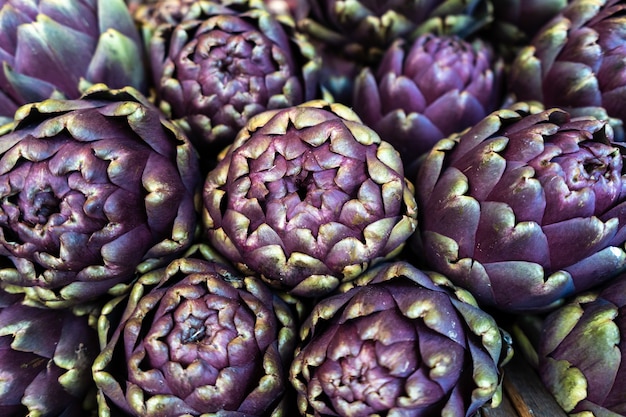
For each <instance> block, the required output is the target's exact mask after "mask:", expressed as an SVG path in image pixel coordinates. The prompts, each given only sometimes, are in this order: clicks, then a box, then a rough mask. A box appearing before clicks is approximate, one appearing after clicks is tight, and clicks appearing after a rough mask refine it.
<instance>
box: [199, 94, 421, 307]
mask: <svg viewBox="0 0 626 417" xmlns="http://www.w3.org/2000/svg"><path fill="white" fill-rule="evenodd" d="M203 200H204V211H203V222H204V226H205V237H206V239H207V240H208V241H209V242H210V244H211V245H213V246H214V247H215V248H216V249H217V250H218V251H219V252H221V253H222V254H223V255H224V256H225V257H226V258H227V259H228V260H229V261H231V262H233V263H234V264H235V265H236V266H237V267H238V268H239V269H240V270H241V271H243V272H244V273H246V274H259V275H260V276H261V277H262V279H263V280H265V281H266V282H268V283H269V284H270V285H271V286H272V287H274V288H280V289H283V290H287V291H289V292H291V293H292V294H293V295H299V296H306V297H309V296H317V295H323V294H327V293H329V292H330V291H332V290H333V289H334V288H335V287H337V286H338V285H339V284H340V283H341V282H342V281H347V280H350V279H353V278H355V277H356V276H357V275H359V274H360V273H361V272H363V271H364V270H365V269H366V268H368V267H369V266H371V265H374V264H375V263H377V262H380V261H382V260H385V259H389V258H392V257H394V256H395V255H397V254H398V253H399V252H400V251H401V249H402V248H403V246H404V244H405V242H406V240H407V239H408V237H409V236H411V234H412V233H413V232H414V230H415V227H416V217H417V212H416V206H415V199H414V196H413V188H412V185H411V183H410V182H409V181H407V180H406V179H405V178H404V174H403V167H402V162H401V160H400V155H399V154H398V152H397V151H396V150H395V149H393V147H392V146H391V145H389V144H388V143H387V142H384V141H381V140H380V137H379V136H378V135H377V134H376V133H375V132H374V131H373V130H372V129H370V128H369V127H367V126H365V125H364V124H363V123H361V121H360V120H359V118H358V116H357V115H356V114H355V113H354V112H352V111H351V110H350V109H349V108H347V107H345V106H343V105H341V104H328V103H326V102H323V101H314V102H307V103H304V104H302V105H299V106H295V107H291V108H288V109H282V110H275V111H267V112H264V113H261V114H259V115H257V116H255V117H253V118H252V119H250V121H249V122H248V125H247V126H246V128H245V129H243V130H242V131H241V132H240V134H239V135H238V137H237V140H236V141H235V143H234V144H233V145H232V146H231V147H230V148H229V149H228V152H227V153H226V154H225V156H224V158H223V159H222V160H221V161H220V162H219V164H218V165H217V167H216V168H214V169H213V170H212V171H211V172H209V174H208V176H207V178H206V181H205V184H204V191H203Z"/></svg>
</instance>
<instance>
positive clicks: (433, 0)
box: [298, 0, 493, 64]
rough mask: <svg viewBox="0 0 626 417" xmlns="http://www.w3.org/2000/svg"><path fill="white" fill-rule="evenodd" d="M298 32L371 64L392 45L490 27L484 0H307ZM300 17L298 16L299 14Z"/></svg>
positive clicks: (490, 18) (490, 13)
mask: <svg viewBox="0 0 626 417" xmlns="http://www.w3.org/2000/svg"><path fill="white" fill-rule="evenodd" d="M306 3H308V6H309V7H308V8H307V9H306V10H305V11H307V13H306V14H305V15H304V16H300V17H301V19H299V21H298V27H299V28H300V30H302V31H303V32H305V33H307V34H309V35H310V36H311V37H312V38H314V39H316V40H317V41H319V42H321V43H323V44H326V45H332V46H333V47H334V48H336V49H338V50H340V51H341V53H342V55H347V56H350V57H351V58H353V59H356V60H358V61H359V62H362V63H366V64H372V63H375V62H377V61H378V59H379V58H380V55H381V53H382V51H384V50H386V49H387V48H388V47H389V46H390V45H391V43H393V42H394V41H395V40H396V39H399V38H400V39H407V40H412V39H415V38H416V37H417V36H419V35H421V34H425V33H438V34H447V35H458V36H461V37H467V36H469V35H470V34H472V33H474V32H476V31H477V30H479V29H480V28H482V27H484V26H485V25H486V24H488V23H489V22H491V20H492V18H493V16H492V8H491V5H490V1H488V0H426V1H405V0H392V1H373V0H355V1H342V0H307V1H306ZM300 13H301V14H302V13H303V12H302V11H301V12H300Z"/></svg>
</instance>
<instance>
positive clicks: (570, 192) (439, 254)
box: [413, 103, 626, 312]
mask: <svg viewBox="0 0 626 417" xmlns="http://www.w3.org/2000/svg"><path fill="white" fill-rule="evenodd" d="M611 140H612V130H611V127H610V125H608V124H607V122H606V121H601V120H598V119H595V118H594V117H591V116H589V117H579V118H574V117H571V116H570V115H569V114H568V113H567V112H565V111H563V110H560V109H556V108H553V109H548V110H545V111H542V110H541V109H539V108H533V107H532V106H529V105H527V104H524V103H520V104H519V105H516V106H515V108H514V109H503V110H499V111H496V112H494V113H492V114H491V115H489V116H488V117H486V118H485V119H484V120H482V121H481V122H479V123H478V124H476V125H475V126H474V127H472V128H471V129H469V130H467V131H466V132H465V133H463V134H459V135H455V136H452V137H450V138H448V139H444V140H442V141H440V142H438V143H437V144H436V145H435V147H434V148H433V150H432V151H431V152H430V153H429V154H428V155H427V156H426V158H425V159H424V161H423V163H422V164H421V166H420V169H419V173H418V176H417V179H416V182H415V189H416V197H417V202H418V207H419V209H420V217H419V221H420V223H419V228H418V232H416V233H415V235H414V236H415V239H414V240H413V243H414V245H413V246H414V248H415V251H416V253H417V254H418V255H419V256H420V257H421V258H422V259H423V261H424V262H426V264H427V265H428V267H429V268H432V269H434V270H436V271H438V272H440V273H442V274H444V275H446V276H447V277H448V278H449V279H450V280H451V281H452V282H454V283H455V284H456V285H459V286H461V287H463V288H467V289H468V290H470V291H471V292H472V293H473V294H474V295H475V296H476V298H477V299H478V301H479V302H481V303H483V304H484V305H490V306H495V307H497V308H500V309H502V310H505V311H512V312H518V311H533V310H544V309H549V308H551V307H554V306H556V305H558V304H559V303H561V302H562V301H563V298H564V297H567V296H570V295H573V294H575V293H577V292H580V291H582V290H586V289H588V288H590V287H593V286H595V285H598V284H600V283H601V282H603V281H606V280H607V279H608V278H610V277H612V276H614V275H615V274H616V273H618V272H619V271H620V270H623V269H624V268H626V253H625V252H624V241H625V240H626V227H625V226H626V176H625V174H624V167H623V155H622V153H621V152H620V148H618V147H616V146H615V145H614V144H613V143H611Z"/></svg>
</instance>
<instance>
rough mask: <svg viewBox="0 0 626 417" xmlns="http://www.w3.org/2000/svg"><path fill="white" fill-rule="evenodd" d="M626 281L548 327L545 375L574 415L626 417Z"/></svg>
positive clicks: (552, 318)
mask: <svg viewBox="0 0 626 417" xmlns="http://www.w3.org/2000/svg"><path fill="white" fill-rule="evenodd" d="M625 357H626V275H624V274H622V275H620V276H619V277H617V278H616V279H615V280H613V281H611V282H610V283H609V284H608V285H606V286H605V287H604V288H602V289H598V290H596V291H593V292H588V293H585V294H581V295H579V296H578V297H576V298H574V299H573V300H570V301H568V303H567V304H566V305H564V306H562V307H560V308H559V309H557V310H556V311H554V312H552V313H551V314H550V315H549V316H548V317H547V318H546V320H545V321H544V322H543V326H542V332H541V336H540V339H539V345H538V358H539V363H538V365H539V375H540V376H541V380H542V381H543V384H544V385H545V386H546V388H547V389H548V390H549V391H550V392H551V393H552V394H553V395H554V397H555V398H556V400H557V402H558V403H559V404H560V405H561V407H562V408H563V409H564V410H565V411H566V412H567V413H568V414H569V415H572V416H573V415H581V416H582V415H588V416H598V417H599V416H623V415H626V398H625V397H624V381H625V380H626V361H624V358H625Z"/></svg>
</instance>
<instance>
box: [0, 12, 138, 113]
mask: <svg viewBox="0 0 626 417" xmlns="http://www.w3.org/2000/svg"><path fill="white" fill-rule="evenodd" d="M0 27H2V33H3V36H2V38H1V39H0V61H1V62H2V70H1V71H0V118H5V119H7V118H8V119H10V118H12V117H13V114H14V113H15V111H16V110H17V108H18V107H19V106H21V105H23V104H27V103H32V102H38V101H42V100H45V99H47V98H49V97H54V98H68V99H76V98H78V97H79V96H80V95H81V94H82V92H83V91H84V90H85V89H86V88H87V87H88V86H89V85H91V84H96V83H104V84H107V85H108V86H109V87H110V88H122V87H125V86H131V87H134V88H136V89H138V90H139V91H141V92H145V91H146V86H147V83H146V81H147V75H146V69H145V67H144V65H143V61H142V58H141V57H142V56H143V45H142V42H141V39H140V35H139V31H138V30H137V27H136V26H135V24H134V23H133V20H132V18H131V16H130V13H129V10H128V8H127V6H126V4H125V3H124V1H123V0H38V1H23V0H0ZM138 57H139V59H138Z"/></svg>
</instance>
